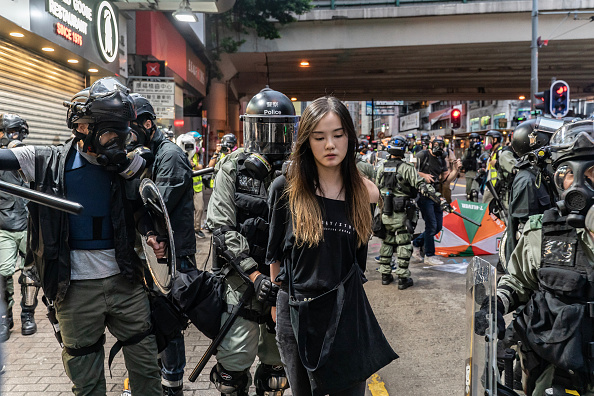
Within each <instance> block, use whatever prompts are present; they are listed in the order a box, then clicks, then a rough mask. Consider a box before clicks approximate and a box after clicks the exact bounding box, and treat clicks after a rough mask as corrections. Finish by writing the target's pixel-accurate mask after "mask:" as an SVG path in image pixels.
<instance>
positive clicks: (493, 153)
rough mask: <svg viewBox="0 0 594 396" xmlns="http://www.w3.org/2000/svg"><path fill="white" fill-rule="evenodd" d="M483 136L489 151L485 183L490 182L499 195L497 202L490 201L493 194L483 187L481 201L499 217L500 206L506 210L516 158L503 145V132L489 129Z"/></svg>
mask: <svg viewBox="0 0 594 396" xmlns="http://www.w3.org/2000/svg"><path fill="white" fill-rule="evenodd" d="M485 136H486V137H485V150H487V151H489V160H488V162H487V169H486V171H487V181H486V183H491V185H492V186H493V188H494V189H495V192H496V193H497V195H498V196H499V202H496V203H495V204H493V203H491V201H492V200H493V198H494V197H493V194H491V191H490V190H489V189H488V188H487V187H485V192H484V194H483V203H488V204H489V209H490V211H491V212H492V213H494V214H495V215H496V216H498V217H500V218H501V217H502V216H503V213H502V212H503V210H502V208H501V207H500V206H502V207H503V209H504V210H506V211H507V209H508V206H509V188H510V187H511V183H512V182H513V176H514V173H513V171H514V170H513V169H514V166H515V165H516V163H517V160H516V158H515V156H514V153H513V151H512V150H511V148H510V147H507V146H505V147H504V146H503V134H502V133H501V132H499V131H496V130H491V131H489V132H487V133H486V135H485ZM504 220H507V219H504Z"/></svg>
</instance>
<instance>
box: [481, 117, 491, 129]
mask: <svg viewBox="0 0 594 396" xmlns="http://www.w3.org/2000/svg"><path fill="white" fill-rule="evenodd" d="M490 127H491V116H484V117H481V129H488V128H490Z"/></svg>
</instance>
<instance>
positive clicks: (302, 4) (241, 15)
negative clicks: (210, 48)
mask: <svg viewBox="0 0 594 396" xmlns="http://www.w3.org/2000/svg"><path fill="white" fill-rule="evenodd" d="M311 8H312V5H311V1H310V0H237V1H236V3H235V5H234V6H233V8H232V9H231V10H229V11H228V12H226V13H224V14H223V15H222V19H223V21H224V24H225V26H226V27H227V28H229V29H232V30H234V31H236V32H241V33H247V32H248V30H249V29H253V30H255V31H256V33H257V34H258V37H263V38H265V39H268V40H273V39H277V38H280V34H279V32H278V29H277V28H276V26H275V24H276V23H280V24H281V25H286V24H288V23H291V22H295V21H296V19H295V17H294V16H293V15H301V14H303V13H305V12H307V11H309V10H310V9H311Z"/></svg>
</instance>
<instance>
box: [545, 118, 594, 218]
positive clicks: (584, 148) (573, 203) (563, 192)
mask: <svg viewBox="0 0 594 396" xmlns="http://www.w3.org/2000/svg"><path fill="white" fill-rule="evenodd" d="M549 149H550V153H551V159H552V161H553V169H554V170H555V175H554V177H553V179H554V182H555V187H556V188H557V191H558V193H559V198H560V201H559V202H557V206H558V208H559V210H560V212H561V213H562V214H563V215H566V216H567V224H568V225H570V226H572V227H575V228H583V227H584V225H585V217H586V214H587V213H588V210H589V209H590V208H591V207H592V205H594V120H592V119H589V120H583V121H576V122H570V123H567V124H565V125H563V126H562V127H561V128H559V129H558V130H557V132H555V134H554V135H553V137H552V138H551V140H550V142H549Z"/></svg>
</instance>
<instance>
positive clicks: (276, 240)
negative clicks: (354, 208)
mask: <svg viewBox="0 0 594 396" xmlns="http://www.w3.org/2000/svg"><path fill="white" fill-rule="evenodd" d="M285 184H286V179H285V177H284V176H280V177H278V178H277V179H276V180H275V181H274V182H273V183H272V185H271V186H270V191H269V204H270V215H269V222H270V230H269V238H268V249H267V252H266V263H267V264H271V263H273V262H276V261H280V263H281V270H280V273H279V275H278V276H277V278H276V280H277V281H279V282H283V288H288V278H287V273H286V271H287V268H288V267H291V268H293V284H294V287H295V292H296V294H297V295H298V296H305V297H314V296H318V295H320V294H322V293H324V292H326V291H328V290H331V289H333V288H334V287H335V286H336V285H337V284H338V283H339V282H340V281H341V280H342V279H343V278H344V277H345V276H346V275H347V274H348V272H349V270H350V269H351V267H352V265H353V263H354V262H355V260H356V261H357V263H358V264H359V266H360V267H361V269H362V270H363V271H365V265H366V259H367V244H365V245H363V246H361V247H360V248H357V233H356V232H355V228H354V227H353V226H352V225H351V222H350V221H349V220H348V216H347V210H346V203H345V201H338V200H334V199H328V198H323V197H319V196H318V197H317V201H318V204H319V205H320V207H321V209H322V218H323V222H324V239H323V240H322V241H321V242H320V243H319V244H318V245H317V246H314V247H306V246H299V247H298V246H296V244H295V235H293V227H292V222H291V216H290V211H289V208H288V200H287V199H286V197H284V196H283V191H284V188H285Z"/></svg>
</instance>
